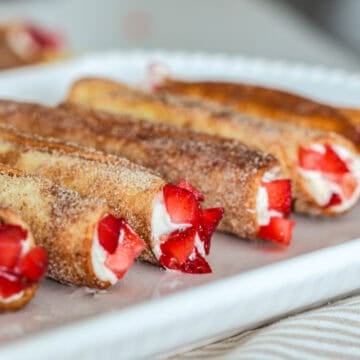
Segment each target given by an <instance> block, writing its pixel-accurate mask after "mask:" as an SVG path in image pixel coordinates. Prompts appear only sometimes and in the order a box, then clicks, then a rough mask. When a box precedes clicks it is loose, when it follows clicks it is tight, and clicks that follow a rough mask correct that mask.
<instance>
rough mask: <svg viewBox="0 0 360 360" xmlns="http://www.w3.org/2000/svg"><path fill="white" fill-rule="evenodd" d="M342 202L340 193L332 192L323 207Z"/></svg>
mask: <svg viewBox="0 0 360 360" xmlns="http://www.w3.org/2000/svg"><path fill="white" fill-rule="evenodd" d="M341 202H342V200H341V197H340V195H338V194H332V195H331V198H330V200H329V202H328V203H327V204H326V205H325V206H324V208H329V207H332V206H336V205H340V204H341Z"/></svg>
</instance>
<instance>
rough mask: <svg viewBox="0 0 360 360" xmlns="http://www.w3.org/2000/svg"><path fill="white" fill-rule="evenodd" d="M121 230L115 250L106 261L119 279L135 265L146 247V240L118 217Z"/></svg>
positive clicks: (106, 264)
mask: <svg viewBox="0 0 360 360" xmlns="http://www.w3.org/2000/svg"><path fill="white" fill-rule="evenodd" d="M118 221H119V222H120V230H119V235H118V239H120V240H121V241H120V242H119V243H118V244H117V247H116V249H115V251H113V252H112V253H111V254H108V255H107V257H106V261H105V266H107V267H108V268H109V269H110V270H111V271H112V272H113V273H114V274H115V275H116V277H117V278H118V279H121V278H122V277H123V276H124V275H125V274H126V272H127V271H128V270H129V269H130V267H131V266H132V265H133V263H134V260H135V259H136V258H137V257H138V256H139V255H140V253H141V252H142V251H143V250H144V249H145V247H146V246H145V243H144V241H143V240H142V239H141V238H140V237H139V236H138V235H137V234H136V233H135V232H134V230H133V229H132V228H131V227H130V225H129V224H127V222H126V221H125V220H124V219H118Z"/></svg>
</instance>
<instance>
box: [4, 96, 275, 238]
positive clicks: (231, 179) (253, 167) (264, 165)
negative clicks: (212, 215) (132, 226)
mask: <svg viewBox="0 0 360 360" xmlns="http://www.w3.org/2000/svg"><path fill="white" fill-rule="evenodd" d="M6 109H8V110H6ZM6 121H7V122H8V123H11V124H12V125H14V126H15V127H17V128H18V129H21V130H25V131H33V132H36V133H40V134H41V135H44V136H53V137H59V138H62V139H65V140H71V141H74V142H78V143H82V144H83V145H88V146H93V147H95V148H97V149H101V150H104V151H106V152H110V153H114V154H120V155H122V156H125V157H128V158H130V159H131V160H133V161H134V162H138V163H141V164H143V165H145V166H148V167H150V168H153V169H155V170H156V171H158V172H160V173H161V174H163V175H164V177H166V179H167V180H168V181H173V182H176V181H178V180H179V178H181V177H185V178H187V179H188V180H189V181H190V182H191V183H193V185H194V186H197V187H198V188H199V189H200V190H201V191H202V192H203V193H204V194H205V198H206V203H205V206H209V207H216V206H224V207H225V216H224V220H223V221H222V223H221V226H220V229H222V230H224V231H228V232H232V233H235V234H237V235H239V236H242V237H245V238H249V239H253V238H255V237H256V235H257V232H258V224H257V220H256V215H255V208H256V207H255V202H256V195H257V189H258V186H259V183H260V181H261V178H262V176H263V174H264V173H265V172H266V171H269V170H271V169H273V168H274V167H277V166H278V162H277V161H276V160H275V159H274V157H272V156H270V155H265V154H263V153H261V152H258V151H254V150H250V149H249V148H248V147H246V146H244V145H241V144H239V143H238V142H237V141H233V140H226V139H222V138H217V137H212V136H208V135H205V134H196V133H193V132H190V131H185V130H183V131H181V130H178V129H176V128H173V127H169V126H165V125H161V124H157V125H155V124H151V123H148V122H144V121H139V120H134V119H132V118H129V117H124V116H121V117H118V116H112V115H110V114H106V113H100V112H93V111H91V110H86V109H84V108H80V107H74V106H71V105H63V106H62V107H61V109H57V110H53V109H47V110H46V108H44V107H39V106H35V105H28V104H17V105H16V104H14V103H12V104H11V103H4V102H0V123H1V122H6Z"/></svg>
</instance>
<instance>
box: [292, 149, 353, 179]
mask: <svg viewBox="0 0 360 360" xmlns="http://www.w3.org/2000/svg"><path fill="white" fill-rule="evenodd" d="M324 146H325V153H321V152H318V151H315V150H313V149H310V148H303V147H300V148H299V154H298V156H299V165H300V167H302V168H303V169H305V170H316V171H321V172H324V173H333V174H345V173H348V172H349V169H348V167H347V165H346V162H345V161H344V160H342V159H341V158H340V157H339V155H338V154H337V153H336V152H335V151H334V150H333V149H332V147H331V146H330V145H324Z"/></svg>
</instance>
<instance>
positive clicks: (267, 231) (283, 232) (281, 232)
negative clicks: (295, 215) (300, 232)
mask: <svg viewBox="0 0 360 360" xmlns="http://www.w3.org/2000/svg"><path fill="white" fill-rule="evenodd" d="M294 226H295V221H292V220H289V219H284V218H281V217H272V218H271V219H270V222H269V224H268V225H265V226H260V231H259V234H258V236H259V238H261V239H264V240H269V241H274V242H276V243H279V244H282V245H289V244H290V241H291V238H292V231H293V228H294Z"/></svg>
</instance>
